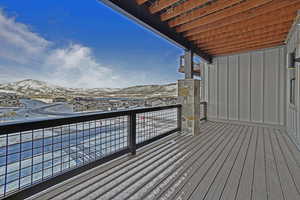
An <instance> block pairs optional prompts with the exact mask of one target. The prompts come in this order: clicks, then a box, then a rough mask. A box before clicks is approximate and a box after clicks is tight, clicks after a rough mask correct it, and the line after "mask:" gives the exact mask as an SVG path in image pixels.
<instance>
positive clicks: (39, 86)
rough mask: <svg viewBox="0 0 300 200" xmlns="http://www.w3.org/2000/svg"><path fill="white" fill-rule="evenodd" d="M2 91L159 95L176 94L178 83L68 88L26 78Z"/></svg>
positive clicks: (1, 86) (0, 88) (54, 94)
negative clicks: (126, 86) (125, 86)
mask: <svg viewBox="0 0 300 200" xmlns="http://www.w3.org/2000/svg"><path fill="white" fill-rule="evenodd" d="M0 91H2V92H5V93H17V94H19V95H22V96H26V97H32V96H48V97H57V96H65V97H74V96H108V97H110V96H111V97H117V96H120V97H125V96H126V97H147V98H149V97H158V96H176V92H177V84H176V83H172V84H167V85H139V86H133V87H128V88H117V89H116V88H93V89H84V88H66V87H61V86H56V85H52V84H49V83H46V82H44V81H38V80H32V79H26V80H22V81H17V82H12V83H6V84H0Z"/></svg>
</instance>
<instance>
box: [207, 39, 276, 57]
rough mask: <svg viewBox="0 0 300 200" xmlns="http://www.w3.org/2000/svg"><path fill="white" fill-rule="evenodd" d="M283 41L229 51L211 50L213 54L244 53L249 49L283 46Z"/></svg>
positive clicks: (257, 49)
mask: <svg viewBox="0 0 300 200" xmlns="http://www.w3.org/2000/svg"><path fill="white" fill-rule="evenodd" d="M281 45H282V43H281V42H274V43H270V44H265V45H256V46H249V47H245V48H238V49H235V50H228V51H224V52H215V53H213V52H210V53H211V54H212V55H214V56H224V55H231V54H235V55H236V54H240V53H244V52H249V51H254V50H256V51H259V50H262V49H266V48H271V47H276V46H281Z"/></svg>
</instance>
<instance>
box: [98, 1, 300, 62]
mask: <svg viewBox="0 0 300 200" xmlns="http://www.w3.org/2000/svg"><path fill="white" fill-rule="evenodd" d="M100 1H103V2H104V3H106V4H108V5H109V6H111V7H113V8H114V9H117V10H118V11H121V12H123V13H124V14H126V15H127V16H130V17H132V18H134V19H135V20H136V21H138V22H139V23H141V24H143V25H144V26H146V27H148V28H150V29H152V30H154V31H155V32H156V33H158V34H160V35H162V36H163V37H165V38H167V39H169V40H171V41H172V42H175V43H176V44H178V45H179V46H181V47H184V48H186V49H191V50H193V51H194V52H195V53H196V54H198V55H199V56H200V57H202V58H203V59H205V60H206V61H209V62H210V61H211V59H212V57H214V56H219V55H226V54H232V53H239V52H243V51H249V50H256V49H262V48H268V47H273V46H279V45H282V44H284V41H285V39H286V38H287V35H288V32H289V30H290V28H291V26H292V24H293V21H294V19H295V18H296V16H297V11H298V9H300V0H100Z"/></svg>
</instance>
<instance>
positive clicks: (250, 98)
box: [206, 46, 286, 125]
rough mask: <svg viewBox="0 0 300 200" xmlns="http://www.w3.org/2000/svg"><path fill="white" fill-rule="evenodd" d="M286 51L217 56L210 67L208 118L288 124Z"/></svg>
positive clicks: (279, 48) (277, 50) (208, 66)
mask: <svg viewBox="0 0 300 200" xmlns="http://www.w3.org/2000/svg"><path fill="white" fill-rule="evenodd" d="M285 60H286V48H285V47H283V46H281V47H276V48H270V49H264V50H259V51H253V52H248V53H242V54H237V55H230V56H221V57H216V58H215V59H214V60H213V64H211V65H207V71H208V73H207V74H208V81H207V83H208V84H207V86H206V90H207V93H208V102H209V103H208V105H209V107H208V117H209V118H210V119H219V120H236V121H243V122H255V123H264V124H271V125H285V122H286V120H285V115H286V106H285V105H286V98H285V96H286V94H285V91H286V90H285V88H286V85H285V84H286V83H285V81H284V80H285V76H286V65H285V63H286V62H285Z"/></svg>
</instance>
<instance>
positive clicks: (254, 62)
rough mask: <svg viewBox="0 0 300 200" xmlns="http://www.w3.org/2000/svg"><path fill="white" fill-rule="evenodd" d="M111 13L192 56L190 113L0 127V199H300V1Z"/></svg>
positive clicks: (185, 97)
mask: <svg viewBox="0 0 300 200" xmlns="http://www.w3.org/2000/svg"><path fill="white" fill-rule="evenodd" d="M101 1H102V2H104V3H106V4H107V5H109V6H110V7H112V8H114V9H115V10H117V11H118V12H121V13H123V14H126V16H129V17H131V18H133V19H134V20H136V21H138V22H139V23H140V24H142V25H144V26H145V27H147V28H150V29H151V30H154V31H155V33H158V34H159V35H161V36H163V37H164V38H167V39H168V40H169V41H171V42H173V43H174V44H176V45H178V46H180V47H182V48H184V49H185V56H184V57H182V58H184V63H183V62H182V63H181V66H182V68H181V69H180V70H179V71H181V72H184V73H185V79H183V80H179V81H178V96H179V100H180V102H181V104H180V105H172V106H165V107H154V108H140V109H134V110H125V111H118V112H108V113H101V114H85V115H78V116H72V117H67V118H57V119H45V120H38V121H30V122H21V123H7V124H2V125H0V198H2V199H57V200H60V199H70V200H73V199H78V200H80V199H101V200H108V199H110V200H112V199H120V200H123V199H132V200H133V199H136V200H141V199H142V200H144V199H149V200H152V199H161V200H165V199H170V200H173V199H178V200H179V199H180V200H187V199H190V200H215V199H218V200H221V199H223V200H233V199H234V200H245V199H246V200H252V199H259V200H274V199H276V200H277V199H280V200H281V199H284V200H298V199H300V152H299V149H300V120H299V119H300V112H299V110H300V95H299V91H300V81H299V80H300V70H299V69H300V68H299V66H300V65H299V63H298V64H297V62H299V57H300V54H299V52H300V51H299V47H300V46H299V44H300V42H299V41H300V40H299V34H300V30H299V28H298V25H299V24H300V12H298V16H297V10H298V9H300V0H294V1H288V0H285V1H280V0H278V1H275V0H273V1H272V0H264V1H262V0H261V1H260V0H257V1H256V0H253V1H250V0H248V1H221V0H217V1H196V0H189V1H178V0H174V1H163V0H153V1H150V0H127V1H121V0H101ZM194 54H196V55H198V56H200V57H201V58H202V59H201V61H205V63H204V62H203V63H201V65H199V66H200V67H199V69H196V68H194V67H193V66H194V57H193V56H194ZM297 54H298V55H297ZM297 57H298V58H297ZM287 58H288V59H289V60H286V59H287ZM194 75H201V80H196V79H193V76H194ZM202 84H203V85H202ZM200 88H202V89H200ZM203 99H205V102H201V101H202V100H203Z"/></svg>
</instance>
